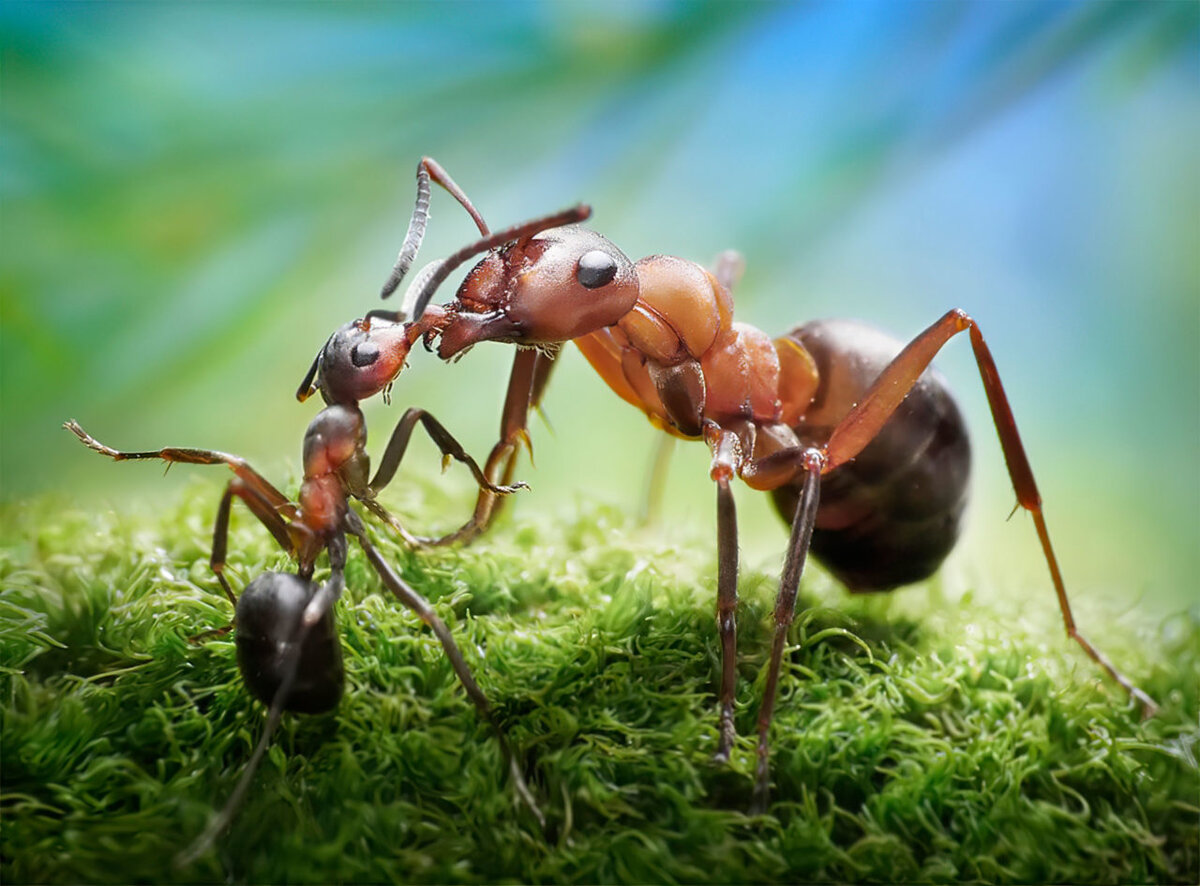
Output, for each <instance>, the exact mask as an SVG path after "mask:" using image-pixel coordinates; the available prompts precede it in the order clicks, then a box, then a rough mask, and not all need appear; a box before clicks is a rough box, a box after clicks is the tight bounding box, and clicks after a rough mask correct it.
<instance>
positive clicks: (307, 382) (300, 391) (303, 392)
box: [296, 335, 333, 403]
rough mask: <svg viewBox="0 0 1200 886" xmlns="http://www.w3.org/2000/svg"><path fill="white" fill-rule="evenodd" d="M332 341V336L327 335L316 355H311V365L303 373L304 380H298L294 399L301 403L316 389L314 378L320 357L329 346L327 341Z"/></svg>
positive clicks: (319, 363) (315, 377)
mask: <svg viewBox="0 0 1200 886" xmlns="http://www.w3.org/2000/svg"><path fill="white" fill-rule="evenodd" d="M331 341H333V336H332V335H331V336H329V338H327V339H326V340H325V344H323V345H321V350H319V351H317V356H315V357H313V361H312V366H310V367H308V372H306V373H305V374H304V381H302V382H300V387H298V388H296V399H297V400H299V401H300V402H301V403H303V402H304V401H305V400H307V399H308V398H309V397H311V396H312V395H313V394H315V393H316V391H317V385H316V379H317V372H318V371H320V369H321V357H322V356H324V354H325V349H326V348H327V347H329V343H330V342H331Z"/></svg>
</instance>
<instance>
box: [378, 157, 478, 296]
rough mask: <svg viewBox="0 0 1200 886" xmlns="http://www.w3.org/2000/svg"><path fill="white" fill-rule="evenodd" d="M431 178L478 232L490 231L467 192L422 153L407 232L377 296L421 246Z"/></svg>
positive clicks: (388, 290)
mask: <svg viewBox="0 0 1200 886" xmlns="http://www.w3.org/2000/svg"><path fill="white" fill-rule="evenodd" d="M431 178H432V179H433V181H436V182H437V183H438V184H439V185H441V186H442V187H443V188H445V189H446V190H447V191H448V192H449V193H450V195H451V196H452V197H454V199H455V200H457V201H458V202H459V203H460V204H462V207H463V209H465V210H466V211H467V214H468V215H470V216H471V218H472V219H473V220H474V222H475V226H476V227H477V228H479V233H480V235H481V236H484V237H486V236H487V235H488V234H489V233H490V231H489V230H488V226H487V223H486V222H485V221H484V220H483V216H481V215H480V214H479V210H477V209H476V208H475V207H474V205H473V204H472V203H471V201H470V200H468V199H467V195H466V194H464V193H463V190H462V188H460V187H459V186H458V184H457V183H456V182H455V181H454V179H452V178H451V177H450V176H449V174H448V173H447V172H446V170H444V169H442V167H441V166H440V165H439V164H438V162H437V161H436V160H434V159H433V158H432V157H422V158H421V162H420V163H418V164H417V205H416V206H415V207H413V214H412V218H411V219H409V222H408V233H406V234H405V235H404V243H403V244H402V245H401V247H400V254H399V255H397V256H396V264H395V266H393V268H392V273H391V274H390V275H389V276H388V278H387V280H386V281H385V282H384V284H383V288H382V289H381V290H380V292H379V296H380V298H387V297H388V296H390V295H391V294H392V293H393V292H395V291H396V288H397V287H398V286H399V285H400V281H401V280H403V279H404V275H405V274H407V273H408V269H409V268H411V267H412V263H413V261H414V260H415V259H416V257H417V250H418V249H420V248H421V241H422V240H423V239H424V238H425V226H426V225H427V224H428V223H429V199H430V191H431V188H430V184H429V181H430V179H431Z"/></svg>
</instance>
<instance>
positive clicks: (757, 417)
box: [368, 158, 1157, 812]
mask: <svg viewBox="0 0 1200 886" xmlns="http://www.w3.org/2000/svg"><path fill="white" fill-rule="evenodd" d="M430 163H432V161H430V160H429V159H428V158H426V159H424V160H422V163H421V166H419V167H418V182H419V191H420V180H421V169H422V167H428V165H429V164H430ZM435 166H436V164H435ZM440 183H443V184H444V182H440ZM425 188H426V193H425V197H424V204H423V205H424V206H425V207H426V209H427V207H428V194H427V190H428V182H427V181H426V182H425ZM447 189H448V190H451V192H452V193H455V195H456V197H457V196H458V194H461V191H459V190H458V189H457V186H452V187H447ZM459 202H463V200H462V199H461V198H459ZM464 205H466V204H464ZM423 211H424V210H422V198H421V197H420V196H419V197H418V201H417V208H416V210H414V214H413V221H412V223H411V225H410V230H411V228H412V227H413V226H417V225H419V224H423V222H421V221H419V220H418V216H420V215H421V214H422V212H423ZM468 211H469V212H470V213H471V215H472V217H473V218H474V219H476V223H477V224H478V225H479V227H480V231H481V233H483V234H484V235H485V236H484V237H483V238H482V239H480V240H478V241H477V242H475V243H472V244H470V245H468V246H466V247H464V248H463V249H461V250H459V251H458V252H456V253H454V254H453V255H452V256H450V257H449V258H447V259H446V260H445V261H442V262H438V263H435V264H434V265H431V266H429V267H427V268H426V269H425V270H424V271H423V272H422V273H421V275H420V276H419V277H418V278H416V279H414V281H413V283H412V285H411V286H410V288H409V290H408V293H407V295H406V296H405V298H404V303H403V307H402V309H401V310H400V311H397V312H388V311H375V312H372V315H371V316H375V317H379V318H384V319H390V320H393V321H400V320H403V319H404V318H405V317H406V316H408V315H411V317H412V318H413V319H412V321H411V323H410V324H409V326H410V327H411V328H413V329H414V330H415V329H416V328H417V327H418V326H419V327H420V328H421V329H422V330H423V334H424V340H425V346H426V347H427V348H431V346H432V342H433V341H434V340H435V339H437V338H439V337H440V341H439V342H438V348H437V353H438V356H439V357H441V358H442V359H443V360H450V359H456V358H458V357H461V356H462V355H463V354H464V353H465V352H466V351H467V350H468V349H469V348H470V347H472V346H473V345H476V344H479V343H481V342H486V341H498V342H507V343H510V344H514V345H516V346H517V347H518V351H517V354H516V356H515V358H514V363H513V369H512V374H511V376H510V380H509V386H508V391H507V394H506V397H505V402H504V408H503V412H502V418H501V433H500V439H499V441H498V442H497V443H496V445H495V447H494V448H493V449H492V452H491V454H490V456H489V458H488V460H487V462H486V464H485V468H484V473H485V474H486V476H487V477H488V479H489V480H495V479H500V480H507V479H510V478H511V474H512V468H513V463H514V459H515V456H516V454H517V451H518V448H519V446H520V444H521V443H525V444H526V445H528V442H529V439H528V431H527V425H528V417H529V411H530V409H531V408H536V407H537V406H538V405H539V403H540V401H541V398H542V394H543V392H544V390H545V387H546V383H547V380H548V378H549V375H550V372H551V370H552V368H553V365H554V360H555V357H556V356H557V354H558V352H559V350H560V348H561V347H562V345H563V344H564V343H566V342H568V341H574V342H575V343H576V345H578V346H579V349H580V350H581V351H582V352H583V354H584V356H585V357H586V358H587V360H588V362H589V363H591V365H592V367H593V368H594V369H595V370H596V371H597V372H598V373H599V374H600V376H601V378H603V379H604V381H605V382H606V383H607V384H608V386H609V387H610V388H612V390H613V392H614V393H616V394H617V396H619V397H621V398H622V399H623V400H625V401H627V402H628V403H631V404H632V405H634V406H636V407H637V408H639V409H641V410H642V411H643V412H644V413H645V414H646V416H647V418H649V420H650V423H651V424H652V425H654V426H655V427H657V428H659V429H660V430H662V431H665V432H666V433H667V434H669V435H671V436H672V437H676V438H683V439H700V440H703V441H704V442H705V443H706V444H707V445H708V447H709V450H710V452H711V453H712V461H711V467H710V471H709V475H710V477H711V478H712V480H713V481H714V482H715V483H716V487H717V554H718V567H717V625H718V631H719V635H720V641H721V658H722V668H721V684H720V694H719V697H718V712H719V713H718V719H719V742H718V747H717V752H716V754H715V759H717V760H718V761H722V762H723V761H727V760H728V758H729V753H730V749H731V747H732V744H733V740H734V738H735V727H734V722H733V699H734V688H735V680H736V669H735V667H736V659H737V629H736V623H735V611H736V607H737V569H738V543H737V521H736V512H735V508H734V499H733V494H732V490H731V483H732V481H733V479H734V478H735V477H740V478H741V479H742V480H743V481H745V483H746V484H747V485H748V486H750V487H751V488H752V489H757V490H760V491H764V492H770V493H771V495H772V497H773V499H774V504H775V506H776V509H777V510H778V511H779V513H780V515H781V516H782V517H783V519H784V520H786V521H788V522H789V523H790V525H791V535H790V539H789V541H788V547H787V555H786V558H785V561H784V565H783V571H782V575H781V579H780V585H779V591H778V594H777V597H776V603H775V609H774V622H775V629H774V637H773V641H772V647H771V656H770V660H769V662H768V665H767V668H768V670H767V679H766V684H765V687H764V691H763V699H762V704H761V707H760V710H759V715H758V744H757V766H756V775H755V786H754V794H753V803H752V811H756V812H760V811H763V810H765V808H766V805H767V801H768V799H769V791H770V779H769V767H768V733H769V729H770V725H771V718H772V714H773V710H774V705H775V697H776V690H777V686H778V679H779V670H780V664H781V659H782V655H783V650H784V645H785V643H786V637H787V631H788V628H789V626H790V625H791V623H792V621H793V618H794V614H795V607H796V596H797V588H798V584H799V580H800V575H801V573H802V572H803V569H804V564H805V560H806V558H807V555H808V553H809V551H810V550H811V551H812V553H813V555H814V556H815V557H817V558H818V559H819V560H820V561H821V562H822V563H823V564H824V565H825V566H826V568H828V569H829V570H830V571H831V572H832V573H833V574H834V575H835V576H837V577H838V578H839V579H840V580H841V581H842V582H843V583H844V584H845V585H846V587H847V588H848V589H849V590H850V591H852V592H867V591H887V590H892V589H894V588H896V587H899V586H901V585H906V584H911V583H913V582H916V581H919V580H921V579H923V578H926V577H928V576H930V575H932V574H933V573H934V572H935V571H936V570H937V568H938V567H939V565H940V564H941V562H942V560H943V559H944V558H945V556H946V555H947V554H948V553H949V551H950V550H951V548H952V547H953V546H954V543H955V541H956V539H957V536H958V529H959V523H960V519H961V516H962V513H963V510H964V508H965V505H966V487H967V477H968V474H969V469H970V447H969V443H968V440H967V435H966V428H965V424H964V421H963V418H962V415H961V414H960V412H959V410H958V407H957V406H956V405H955V402H954V400H953V398H952V396H951V394H950V392H949V390H948V388H947V387H946V384H945V382H944V381H943V380H942V378H941V376H940V375H938V374H937V373H936V372H935V371H933V370H932V369H931V368H930V363H931V361H932V360H933V357H934V356H935V355H936V354H937V353H938V351H939V350H940V349H941V348H942V346H943V345H945V344H946V342H948V341H949V340H950V339H951V338H953V337H955V336H956V335H958V334H959V333H962V332H966V333H967V334H968V337H969V339H970V342H971V347H972V350H973V352H974V355H975V361H976V364H977V365H978V368H979V373H980V376H981V378H982V381H983V387H984V390H985V392H986V394H987V400H988V404H989V407H990V410H991V413H992V418H993V421H994V422H995V425H996V430H997V433H998V435H999V439H1000V444H1001V448H1002V450H1003V453H1004V458H1005V462H1006V464H1007V468H1008V473H1009V477H1010V479H1011V481H1012V484H1013V488H1014V489H1015V490H1016V495H1017V502H1018V505H1019V506H1020V507H1023V508H1025V509H1026V510H1027V511H1029V512H1030V513H1031V514H1032V516H1033V521H1034V526H1035V528H1036V530H1037V535H1038V538H1039V541H1040V543H1041V547H1042V551H1043V554H1044V556H1045V559H1046V563H1047V566H1048V567H1049V570H1050V577H1051V581H1052V583H1053V585H1054V589H1055V592H1056V594H1057V596H1058V603H1059V608H1060V609H1061V611H1062V616H1063V621H1064V624H1065V627H1066V632H1067V635H1068V637H1070V638H1071V639H1073V640H1074V641H1075V642H1076V643H1078V644H1079V645H1080V646H1081V647H1082V648H1083V650H1084V652H1085V653H1086V654H1087V655H1088V656H1089V657H1090V658H1091V659H1092V660H1093V661H1095V662H1096V663H1097V664H1098V665H1099V666H1100V667H1101V668H1102V669H1103V670H1104V671H1105V672H1106V673H1107V674H1108V675H1109V676H1110V677H1111V678H1112V679H1113V680H1115V681H1116V682H1117V683H1118V684H1119V685H1120V686H1121V687H1122V688H1123V689H1124V690H1125V691H1126V692H1127V693H1128V694H1129V696H1130V697H1131V698H1132V699H1134V700H1135V701H1136V702H1137V703H1138V704H1139V705H1140V706H1141V709H1142V712H1143V715H1144V716H1147V717H1148V716H1150V715H1152V714H1153V713H1154V712H1155V710H1156V709H1157V706H1156V705H1155V703H1154V701H1153V700H1152V699H1151V698H1150V696H1148V695H1147V694H1146V693H1145V692H1143V691H1142V690H1141V689H1139V688H1138V687H1136V686H1135V685H1134V684H1133V683H1132V682H1131V681H1130V680H1129V679H1128V678H1127V677H1126V676H1125V675H1124V674H1123V673H1121V671H1119V670H1118V669H1117V668H1116V667H1115V666H1114V665H1113V664H1112V663H1111V662H1110V661H1109V659H1108V658H1107V657H1106V656H1105V655H1104V654H1103V653H1102V652H1100V650H1099V649H1097V648H1096V647H1095V646H1094V645H1093V644H1092V643H1091V642H1089V641H1088V640H1087V639H1086V638H1085V637H1084V636H1083V635H1082V634H1081V633H1080V632H1079V630H1078V629H1077V628H1076V625H1075V620H1074V617H1073V616H1072V614H1071V607H1070V603H1069V602H1068V599H1067V591H1066V586H1065V584H1064V582H1063V578H1062V574H1061V572H1060V570H1059V566H1058V561H1057V558H1056V557H1055V555H1054V551H1053V548H1052V547H1051V544H1050V536H1049V532H1048V530H1047V528H1046V521H1045V517H1044V514H1043V510H1042V503H1041V496H1040V494H1039V493H1038V488H1037V484H1036V483H1035V482H1034V477H1033V471H1032V469H1031V467H1030V465H1029V460H1028V458H1027V456H1026V454H1025V447H1024V445H1023V444H1022V442H1021V438H1020V435H1019V434H1018V432H1017V426H1016V422H1015V420H1014V418H1013V414H1012V410H1011V408H1010V406H1009V403H1008V397H1007V395H1006V394H1005V392H1004V387H1003V385H1002V384H1001V381H1000V375H999V373H998V371H997V369H996V365H995V361H994V360H993V358H992V354H991V351H990V350H989V348H988V346H987V344H986V343H985V341H984V338H983V334H982V332H981V331H980V328H979V326H978V324H977V323H976V322H975V321H974V320H973V319H971V317H970V316H968V315H967V314H966V313H965V312H964V311H962V310H959V309H957V308H956V309H953V310H950V311H948V312H947V313H946V314H944V315H943V316H942V317H941V318H940V319H938V320H937V321H936V322H935V323H933V325H931V326H930V327H929V328H927V329H926V330H924V331H923V332H921V333H920V334H919V335H917V337H916V338H914V339H913V340H912V341H911V342H909V343H908V344H907V345H904V344H902V343H901V342H900V341H897V340H895V339H893V338H891V337H890V336H887V335H885V334H884V333H882V332H879V331H877V330H875V329H874V328H872V327H870V326H868V325H866V324H862V323H858V322H853V321H848V320H818V321H814V322H810V323H806V324H804V325H802V326H798V327H796V328H794V329H792V330H791V331H790V332H788V333H786V334H785V335H783V336H781V337H779V338H776V339H771V338H770V337H769V336H768V335H767V334H766V333H764V332H762V331H760V330H758V329H756V328H755V327H753V326H750V325H748V324H745V323H738V322H734V320H733V299H732V296H731V294H730V293H731V290H732V289H733V286H734V283H735V282H736V279H737V277H738V275H739V273H740V259H739V258H738V257H737V255H736V253H732V254H730V253H726V254H724V255H723V256H722V257H721V258H720V259H719V260H718V262H717V264H716V266H715V267H714V269H713V270H712V271H710V270H707V269H705V268H704V267H702V266H700V265H699V264H696V263H695V262H692V261H689V260H686V259H682V258H676V257H674V256H667V255H654V256H650V257H648V258H643V259H641V260H640V261H637V262H636V263H635V262H631V261H630V260H629V259H628V258H627V257H626V256H625V255H624V254H623V253H622V252H621V251H620V250H619V249H617V248H616V246H614V245H613V244H612V243H611V242H609V241H608V240H607V239H606V238H604V237H603V236H601V235H600V234H597V233H595V232H593V231H590V230H587V229H585V228H582V227H578V226H577V225H576V224H575V223H577V222H581V221H583V220H585V219H586V218H587V217H588V216H589V215H590V209H588V208H587V207H585V206H580V207H576V208H575V209H572V210H567V211H565V212H563V213H560V214H558V216H555V217H553V218H554V219H555V224H554V225H552V224H545V223H540V222H539V221H534V222H530V223H528V224H526V225H521V226H517V227H514V228H511V229H509V231H508V232H506V233H507V234H508V236H507V237H506V238H505V239H504V240H503V242H501V243H497V242H496V239H497V238H496V236H491V237H489V236H487V231H486V228H485V226H484V225H483V224H482V222H481V221H480V217H479V214H478V213H477V212H476V211H474V209H473V208H470V209H469V210H468ZM555 225H565V226H562V227H558V226H555ZM479 253H486V255H485V256H484V257H483V258H482V259H481V260H479V261H478V263H477V264H475V266H474V268H472V270H470V271H469V272H468V274H467V275H466V278H465V279H464V280H463V282H462V284H461V285H460V287H459V289H458V291H457V294H456V296H455V298H454V300H453V301H451V302H449V303H447V304H445V305H442V306H440V307H439V306H431V305H430V304H429V303H430V302H431V300H432V298H433V295H434V293H435V292H436V291H437V289H438V287H439V286H440V285H441V284H442V283H443V282H444V281H445V280H446V279H447V277H448V276H449V275H450V273H451V272H452V271H453V270H454V269H455V268H456V267H457V266H458V265H460V264H462V263H463V262H465V261H466V260H467V259H469V258H471V257H473V256H475V255H478V254H479ZM397 267H398V268H399V263H398V264H397ZM396 282H397V281H396V275H395V274H393V276H392V278H390V279H389V280H388V282H387V283H385V284H384V287H383V291H382V293H381V294H382V296H383V297H384V298H387V297H388V296H389V295H390V294H391V293H392V292H393V291H394V290H395V288H396ZM368 322H369V318H368ZM498 501H499V500H498V499H497V497H496V495H495V494H494V493H493V492H491V491H490V490H489V489H487V488H486V487H481V489H480V492H479V497H478V499H477V502H476V509H475V513H474V514H473V516H472V518H471V520H470V521H469V522H468V523H466V524H465V525H464V526H463V527H462V528H461V529H460V530H458V531H457V532H455V533H451V534H449V535H447V536H444V537H443V539H440V540H438V541H439V542H441V541H462V540H469V539H470V538H472V537H474V536H475V535H477V534H478V533H479V532H482V531H483V530H484V529H485V528H486V527H487V525H488V523H489V522H490V520H491V519H492V518H493V517H494V515H495V511H496V507H497V504H498Z"/></svg>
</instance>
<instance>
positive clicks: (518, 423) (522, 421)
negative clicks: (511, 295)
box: [484, 346, 562, 529]
mask: <svg viewBox="0 0 1200 886" xmlns="http://www.w3.org/2000/svg"><path fill="white" fill-rule="evenodd" d="M561 350H562V349H561V348H560V347H558V346H555V347H554V348H553V350H538V351H535V352H534V354H535V356H534V359H533V373H532V378H531V380H530V382H529V401H528V403H527V405H526V406H525V407H524V409H522V408H521V406H520V401H519V400H518V402H517V403H516V404H514V405H512V406H510V405H509V402H508V398H507V397H506V398H505V403H504V413H503V416H502V419H501V425H500V435H501V438H502V439H504V440H509V441H512V443H513V445H512V447H511V448H510V449H509V454H508V460H507V461H505V463H504V470H503V472H501V473H500V474H499V475H498V477H499V480H500V482H501V483H503V484H505V485H508V484H510V483H512V478H513V473H514V472H515V470H516V467H517V453H518V451H519V447H518V446H517V445H516V444H517V443H518V442H521V443H524V444H525V448H526V449H528V450H529V457H530V460H531V461H532V459H533V443H532V441H531V440H530V439H529V413H530V411H532V410H536V411H537V413H538V414H539V415H541V417H542V421H545V422H546V423H547V424H549V421H548V419H547V418H546V414H545V413H544V412H542V397H544V396H545V394H546V386H547V385H548V384H549V383H550V373H552V372H553V371H554V367H555V366H557V365H558V355H559V353H560V352H561ZM490 461H491V459H490V458H489V462H490ZM488 476H489V477H491V476H493V475H492V474H489V475H488ZM504 504H505V500H504V499H502V498H501V499H496V500H495V504H494V505H493V507H492V513H491V516H490V517H489V520H488V522H489V523H490V522H491V521H492V520H494V519H496V517H497V516H498V515H499V513H500V512H501V511H502V510H503V509H504ZM484 528H485V529H486V528H487V527H486V526H485V527H484Z"/></svg>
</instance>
